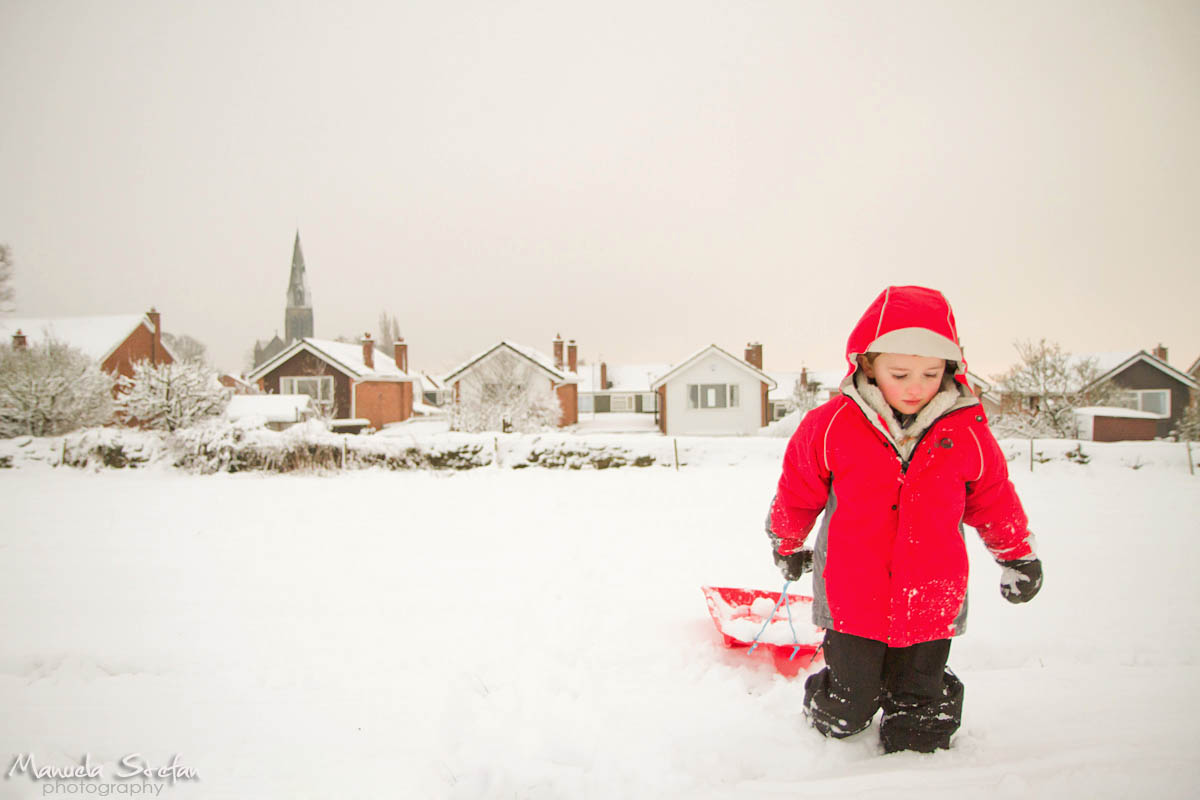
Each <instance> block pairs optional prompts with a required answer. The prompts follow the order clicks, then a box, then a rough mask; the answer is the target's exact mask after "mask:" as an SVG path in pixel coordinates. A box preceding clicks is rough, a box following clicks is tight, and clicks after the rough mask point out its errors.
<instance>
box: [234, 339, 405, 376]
mask: <svg viewBox="0 0 1200 800" xmlns="http://www.w3.org/2000/svg"><path fill="white" fill-rule="evenodd" d="M301 351H305V352H308V353H311V354H312V355H313V356H315V357H317V358H319V359H321V360H322V361H324V362H325V363H326V364H329V365H330V366H331V367H333V368H334V369H336V370H337V371H339V372H341V373H342V374H343V375H346V376H347V377H350V378H353V379H355V380H360V381H397V382H401V383H403V382H416V381H418V380H419V378H416V377H413V376H410V375H409V374H408V373H406V372H404V371H402V370H401V369H400V368H399V367H397V366H396V362H395V361H393V360H392V358H391V356H389V355H387V354H386V353H382V352H380V351H379V350H378V349H377V350H376V351H375V354H374V356H373V359H372V360H373V361H374V362H375V366H374V367H368V366H367V365H366V362H364V361H363V354H362V345H361V344H354V343H352V342H334V341H330V340H328V339H314V338H312V337H305V338H303V339H297V340H296V341H294V342H292V343H291V345H289V346H288V347H285V348H284V349H283V350H282V351H280V352H279V353H276V354H275V356H273V357H272V358H270V359H268V360H267V361H266V362H265V363H263V364H262V366H260V367H256V368H255V369H254V371H253V372H251V373H250V374H249V375H247V376H246V378H247V380H251V381H255V380H258V379H259V378H261V377H263V376H264V375H266V374H267V373H268V372H271V371H272V370H274V369H275V368H276V367H278V366H279V365H281V364H283V363H284V362H285V361H287V360H288V359H290V358H292V357H293V356H295V355H296V354H297V353H299V352H301Z"/></svg>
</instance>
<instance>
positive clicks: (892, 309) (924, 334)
mask: <svg viewBox="0 0 1200 800" xmlns="http://www.w3.org/2000/svg"><path fill="white" fill-rule="evenodd" d="M864 353H900V354H903V355H914V356H926V357H930V358H942V359H945V360H946V361H947V362H951V363H953V364H954V365H955V369H954V370H953V371H951V370H950V368H949V366H947V370H946V376H945V378H943V380H942V387H941V390H940V391H939V392H938V393H937V394H936V395H934V397H933V399H932V400H930V401H929V403H928V404H926V406H925V407H924V408H922V409H921V410H920V411H919V412H917V415H916V417H915V418H913V419H907V420H904V421H901V419H900V418H899V417H898V416H897V414H896V411H895V409H893V408H892V407H891V406H889V405H888V404H887V401H886V400H884V399H883V393H882V392H881V391H880V390H879V387H878V386H876V385H875V382H874V381H872V380H870V379H869V378H867V376H866V375H864V374H863V373H862V370H860V369H859V368H858V357H859V356H860V355H863V354H864ZM846 361H847V362H848V363H849V365H850V371H849V372H848V373H847V374H846V377H845V378H844V379H843V380H842V384H841V391H842V394H844V395H846V396H847V397H849V398H850V399H852V400H853V401H854V402H855V403H856V404H857V405H858V406H859V408H861V409H862V411H863V413H864V414H865V415H866V416H867V419H868V420H870V421H871V423H872V425H874V426H875V427H876V428H877V429H878V430H879V431H880V432H881V433H883V435H884V436H886V437H887V438H888V440H889V441H890V442H891V443H892V444H893V445H894V446H895V447H896V450H897V451H898V452H899V453H900V456H901V457H902V458H903V459H904V460H905V461H907V460H908V459H909V457H910V456H911V455H912V451H913V448H914V447H915V446H916V443H917V440H918V439H920V438H921V434H922V433H924V432H925V431H926V430H927V429H928V428H929V426H930V425H932V424H933V423H934V421H935V420H937V419H938V418H939V417H941V416H942V415H943V414H947V413H949V412H950V411H954V410H956V409H959V408H966V407H967V406H973V405H978V404H979V399H978V398H977V397H975V395H974V394H973V393H972V392H971V388H970V385H969V384H968V383H967V361H966V359H965V358H964V357H963V352H962V346H961V345H960V344H959V341H958V326H957V324H956V323H955V321H954V311H953V309H951V308H950V303H949V301H947V300H946V298H945V297H944V296H943V295H942V293H941V292H939V291H937V290H936V289H926V288H925V287H923V286H889V287H888V288H887V289H885V290H884V291H883V292H882V293H881V294H880V295H879V296H878V297H876V298H875V300H874V301H873V302H872V303H871V305H870V306H869V307H868V308H867V310H866V313H864V314H863V316H862V318H861V319H860V320H859V321H858V324H857V325H855V326H854V330H853V331H851V332H850V338H849V340H847V342H846Z"/></svg>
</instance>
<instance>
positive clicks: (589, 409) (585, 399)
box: [579, 394, 596, 414]
mask: <svg viewBox="0 0 1200 800" xmlns="http://www.w3.org/2000/svg"><path fill="white" fill-rule="evenodd" d="M592 398H593V396H592V395H590V394H581V395H579V413H580V414H591V413H594V411H595V408H596V406H595V403H593V402H592Z"/></svg>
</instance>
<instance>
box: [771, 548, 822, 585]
mask: <svg viewBox="0 0 1200 800" xmlns="http://www.w3.org/2000/svg"><path fill="white" fill-rule="evenodd" d="M775 566H777V567H779V571H780V572H781V573H783V577H784V578H785V579H787V580H789V581H798V580H800V578H801V576H803V575H804V573H806V572H812V568H813V552H812V550H797V551H796V552H794V553H792V554H790V555H786V556H781V555H780V554H779V553H776V554H775Z"/></svg>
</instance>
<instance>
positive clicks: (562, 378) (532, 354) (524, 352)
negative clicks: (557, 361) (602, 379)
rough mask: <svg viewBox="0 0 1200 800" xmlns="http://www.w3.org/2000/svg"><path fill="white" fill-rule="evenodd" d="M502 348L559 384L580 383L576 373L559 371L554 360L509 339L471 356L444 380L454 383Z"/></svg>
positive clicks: (564, 370)
mask: <svg viewBox="0 0 1200 800" xmlns="http://www.w3.org/2000/svg"><path fill="white" fill-rule="evenodd" d="M502 348H503V349H507V350H510V351H512V352H513V353H516V354H517V355H519V356H521V357H522V358H525V359H527V360H529V361H532V362H533V364H534V365H535V366H537V367H538V368H539V369H541V370H543V371H544V372H546V373H548V374H549V375H550V377H551V378H553V379H554V380H556V381H558V382H559V383H578V381H579V377H578V376H577V375H576V374H575V373H574V372H570V371H568V370H567V369H565V368H564V369H559V368H558V367H556V366H554V359H552V358H550V357H549V356H547V355H546V354H545V353H543V352H542V351H540V350H538V349H536V348H533V347H528V346H526V345H523V344H517V343H516V342H512V341H509V340H507V339H504V340H501V341H500V342H499V343H497V344H494V345H492V346H491V347H489V348H488V349H487V350H484V351H483V352H481V353H478V354H477V355H474V356H471V357H470V358H468V359H467V360H466V361H464V362H463V363H462V364H460V365H458V366H457V367H455V368H454V369H452V370H450V371H449V372H447V373H446V375H445V377H443V378H442V380H443V381H444V382H445V383H452V382H453V381H454V378H456V377H457V376H458V375H459V374H461V373H463V372H466V371H467V370H468V369H470V368H471V367H473V366H474V365H475V364H477V363H478V362H480V361H482V360H483V359H484V358H486V357H488V356H489V355H491V354H492V353H494V352H496V351H497V350H500V349H502Z"/></svg>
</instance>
